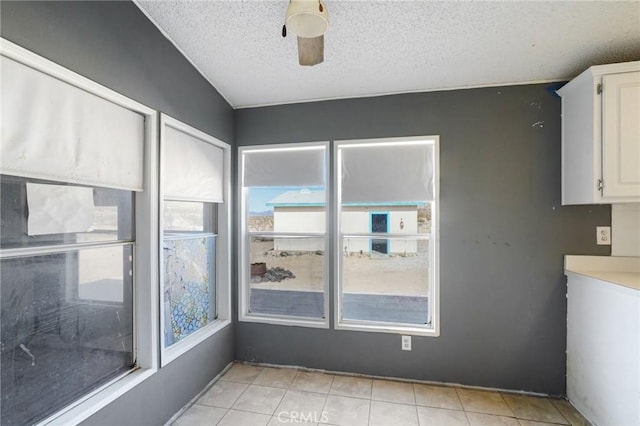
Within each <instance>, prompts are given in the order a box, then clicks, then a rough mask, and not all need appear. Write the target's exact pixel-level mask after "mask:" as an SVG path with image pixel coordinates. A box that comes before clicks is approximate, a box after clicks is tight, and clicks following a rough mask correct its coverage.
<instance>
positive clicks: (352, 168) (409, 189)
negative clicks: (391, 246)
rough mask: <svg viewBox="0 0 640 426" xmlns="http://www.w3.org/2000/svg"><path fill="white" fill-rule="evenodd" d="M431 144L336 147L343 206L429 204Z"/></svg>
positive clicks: (431, 198) (431, 180)
mask: <svg viewBox="0 0 640 426" xmlns="http://www.w3.org/2000/svg"><path fill="white" fill-rule="evenodd" d="M433 152H434V151H433V144H429V143H420V144H414V143H412V144H397V145H396V144H377V145H376V144H370V145H366V146H364V145H358V146H349V145H344V146H342V147H340V161H341V165H340V167H341V170H342V186H341V188H342V202H343V203H361V202H367V203H380V202H393V201H396V202H409V201H431V200H433V192H434V189H433V188H434V186H433V183H434V176H433Z"/></svg>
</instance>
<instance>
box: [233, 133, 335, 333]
mask: <svg viewBox="0 0 640 426" xmlns="http://www.w3.org/2000/svg"><path fill="white" fill-rule="evenodd" d="M327 154H328V153H327V144H325V143H311V144H296V145H279V146H277V147H273V146H267V147H252V148H250V149H249V148H240V153H239V162H240V168H239V171H240V173H239V179H240V206H241V219H240V227H241V240H240V245H241V247H240V249H241V257H240V282H241V292H240V318H241V320H244V321H264V322H273V323H283V324H305V325H308V326H316V327H327V326H328V315H327V311H328V309H327V306H328V300H327V297H326V293H327V292H326V286H327V274H326V270H327V266H328V265H327V256H326V255H325V253H326V252H327V249H328V246H327V238H326V229H327V224H326V223H327V214H326V211H327V191H326V175H327V173H326V168H327V163H328V161H327Z"/></svg>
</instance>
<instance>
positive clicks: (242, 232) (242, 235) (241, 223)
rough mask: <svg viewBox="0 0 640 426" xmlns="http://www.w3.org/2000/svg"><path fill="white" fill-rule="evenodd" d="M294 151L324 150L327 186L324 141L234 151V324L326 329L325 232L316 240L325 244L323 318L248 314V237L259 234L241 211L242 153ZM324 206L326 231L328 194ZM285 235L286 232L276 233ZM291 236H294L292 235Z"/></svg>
mask: <svg viewBox="0 0 640 426" xmlns="http://www.w3.org/2000/svg"><path fill="white" fill-rule="evenodd" d="M294 149H303V150H313V149H324V150H325V152H324V155H325V165H326V166H325V170H324V173H325V187H327V188H328V187H329V179H330V175H329V167H330V166H329V153H330V149H331V148H330V144H329V142H327V141H319V142H304V143H283V144H271V145H248V146H241V147H239V148H238V163H237V169H238V170H237V173H238V175H237V176H238V189H237V196H238V216H237V220H238V222H237V223H238V321H241V322H256V323H263V324H273V325H285V326H294V327H295V326H298V327H309V328H324V329H328V328H330V311H329V309H330V303H329V294H330V293H329V271H330V268H329V266H330V265H329V257H328V256H327V254H328V253H330V250H329V249H330V245H329V244H330V238H329V237H330V234H329V232H325V233H323V234H321V235H318V236H317V237H322V238H324V241H325V250H324V253H325V259H324V261H323V281H324V282H323V291H324V317H323V318H318V319H313V318H303V317H286V316H275V315H265V314H250V313H249V297H250V291H249V285H250V280H249V279H248V277H247V271H248V270H249V267H248V266H249V264H250V259H249V238H250V234H261V233H262V232H255V233H250V232H248V230H247V221H246V217H245V216H246V215H245V211H246V209H247V194H246V191H245V190H244V181H243V171H244V167H243V154H244V153H246V152H268V151H286V150H294ZM325 206H326V210H325V211H326V214H325V221H326V222H325V229H326V230H329V229H330V227H329V226H330V216H331V215H330V214H329V211H330V204H329V196H328V191H325ZM277 234H278V235H280V234H286V233H277ZM292 234H295V233H292ZM304 235H315V233H309V234H304Z"/></svg>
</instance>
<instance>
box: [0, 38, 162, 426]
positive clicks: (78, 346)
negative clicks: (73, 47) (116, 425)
mask: <svg viewBox="0 0 640 426" xmlns="http://www.w3.org/2000/svg"><path fill="white" fill-rule="evenodd" d="M0 61H1V64H0V65H1V67H2V71H3V72H2V73H1V75H0V80H1V82H0V92H1V93H2V96H0V101H1V103H2V108H0V111H1V115H2V117H1V119H0V122H2V132H1V135H0V206H1V207H0V209H1V211H0V216H1V219H2V220H1V221H0V222H1V225H0V304H1V305H2V306H1V310H2V314H1V315H2V318H1V326H0V340H1V342H2V345H1V347H0V356H1V359H0V372H1V378H0V380H1V390H0V398H1V404H0V405H1V409H0V411H1V416H0V423H1V424H3V425H5V424H6V425H14V424H33V423H38V422H40V421H44V422H47V421H55V422H57V423H59V424H67V423H68V424H72V423H73V424H75V423H78V422H79V421H82V420H83V419H85V418H87V416H89V415H91V414H92V413H94V412H95V411H96V410H97V407H98V406H100V404H102V405H103V404H104V403H106V402H108V401H109V400H113V398H116V397H117V396H118V395H119V394H120V395H121V394H122V393H124V391H125V388H126V387H127V386H128V387H129V388H130V387H131V386H133V385H135V384H136V383H140V382H141V381H142V380H144V379H145V377H148V376H149V375H150V374H152V373H153V371H154V370H155V368H157V366H158V363H157V360H158V358H159V357H158V348H159V345H158V329H159V324H158V317H159V315H158V311H159V303H158V285H157V283H158V274H157V271H158V269H159V266H158V263H157V261H158V256H157V255H156V254H155V253H156V250H157V247H158V210H157V206H158V198H157V197H158V182H157V178H158V175H157V148H158V142H157V140H156V134H157V133H156V130H157V120H156V112H155V111H153V110H151V109H150V108H147V107H145V106H144V105H141V104H139V103H137V102H135V101H133V100H131V99H128V98H126V97H124V96H122V95H120V94H118V93H116V92H113V91H111V90H109V89H107V88H105V87H103V86H100V85H98V84H96V83H94V82H92V81H90V80H88V79H86V78H84V77H82V76H79V75H78V74H75V73H73V72H71V71H69V70H66V69H64V68H62V67H60V66H58V65H56V64H54V63H52V62H50V61H47V60H45V59H43V58H41V57H39V56H37V55H35V54H33V53H31V52H28V51H26V50H25V49H22V48H20V47H19V46H17V45H14V44H12V43H10V42H8V41H6V40H2V39H0ZM152 206H154V208H152ZM109 398H111V399H109Z"/></svg>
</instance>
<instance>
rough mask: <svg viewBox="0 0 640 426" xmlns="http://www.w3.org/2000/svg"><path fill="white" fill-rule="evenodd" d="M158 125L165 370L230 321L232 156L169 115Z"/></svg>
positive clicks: (214, 140) (215, 142) (213, 139)
mask: <svg viewBox="0 0 640 426" xmlns="http://www.w3.org/2000/svg"><path fill="white" fill-rule="evenodd" d="M160 121H161V181H162V185H161V194H162V203H161V227H162V228H161V229H162V241H161V254H160V260H161V267H160V279H161V283H162V292H161V312H160V314H161V318H162V321H161V322H162V337H161V340H162V347H163V352H162V364H163V365H164V364H166V363H168V362H170V361H172V360H173V359H175V358H176V357H178V356H179V355H180V354H182V353H184V352H186V351H187V350H188V349H190V348H191V347H193V346H194V345H195V344H197V343H199V342H200V341H202V340H203V339H205V338H206V337H208V336H210V335H211V334H212V333H214V332H215V331H216V330H217V329H218V328H220V327H221V326H224V325H226V324H228V323H229V307H228V300H229V292H228V288H229V277H228V267H227V265H228V257H227V252H228V245H227V243H228V230H227V229H228V227H227V223H228V199H226V197H228V194H227V189H226V188H228V185H229V178H228V170H226V168H227V167H228V166H227V167H225V161H228V158H229V156H230V155H229V146H228V145H226V144H224V143H222V142H220V141H218V140H217V139H215V138H213V137H211V136H208V135H206V134H204V133H202V132H200V131H198V130H196V129H194V128H193V127H190V126H187V125H186V124H184V123H181V122H179V121H178V120H175V119H173V118H171V117H168V116H166V115H162V117H161V120H160ZM227 164H228V162H227ZM219 284H221V285H219Z"/></svg>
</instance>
